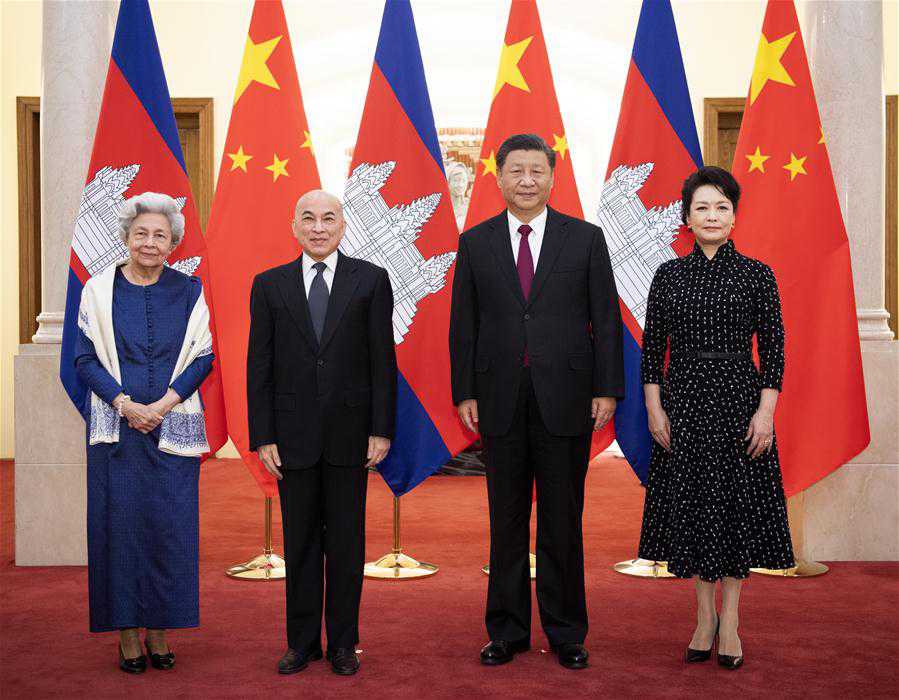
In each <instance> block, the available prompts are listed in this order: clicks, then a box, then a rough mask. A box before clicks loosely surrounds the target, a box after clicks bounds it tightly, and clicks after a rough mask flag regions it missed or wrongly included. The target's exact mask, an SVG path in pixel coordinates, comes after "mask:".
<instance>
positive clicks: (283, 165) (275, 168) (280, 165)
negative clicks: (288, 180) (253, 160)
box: [265, 153, 290, 182]
mask: <svg viewBox="0 0 899 700" xmlns="http://www.w3.org/2000/svg"><path fill="white" fill-rule="evenodd" d="M288 160H290V158H285V159H284V160H279V159H278V154H277V153H275V154H274V160H273V161H272V164H271V165H266V166H265V169H266V170H271V171H272V182H277V181H278V178H279V177H280V176H281V175H284V176H285V177H290V173H288V172H287V161H288Z"/></svg>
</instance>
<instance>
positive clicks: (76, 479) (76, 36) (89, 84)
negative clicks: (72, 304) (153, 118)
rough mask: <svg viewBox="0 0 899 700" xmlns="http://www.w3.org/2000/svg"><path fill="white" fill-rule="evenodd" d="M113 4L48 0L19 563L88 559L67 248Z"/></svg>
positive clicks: (23, 389)
mask: <svg viewBox="0 0 899 700" xmlns="http://www.w3.org/2000/svg"><path fill="white" fill-rule="evenodd" d="M116 11H117V3H115V2H110V1H109V0H101V1H95V2H66V1H63V0H47V1H45V2H44V4H43V27H42V49H41V61H42V88H41V313H40V315H39V316H38V318H37V320H38V323H39V328H38V331H37V333H36V334H35V336H34V338H33V342H32V343H31V344H28V345H21V346H19V354H18V356H17V357H16V358H15V363H14V374H15V455H16V485H15V494H16V496H15V498H16V563H17V564H18V565H20V566H28V565H48V564H84V563H85V562H86V561H87V546H86V537H85V522H86V518H85V473H84V467H85V450H84V421H83V420H82V419H81V417H80V416H79V415H78V413H77V411H76V410H75V409H74V407H73V406H72V404H71V402H70V401H69V399H68V396H67V395H66V394H65V392H64V391H63V388H62V385H61V384H60V382H59V352H60V343H61V341H62V322H63V310H64V308H65V296H66V284H67V280H68V268H69V262H68V261H69V250H70V246H71V241H72V232H73V228H74V222H75V217H76V215H77V213H78V205H79V202H80V199H81V190H82V187H83V185H84V178H85V175H86V174H87V168H88V163H89V161H90V154H91V145H92V143H93V139H94V130H95V129H96V126H97V116H98V114H99V110H100V101H101V98H102V95H103V85H104V83H105V80H106V70H107V67H108V65H109V54H110V49H111V46H112V36H113V31H114V28H115V18H116Z"/></svg>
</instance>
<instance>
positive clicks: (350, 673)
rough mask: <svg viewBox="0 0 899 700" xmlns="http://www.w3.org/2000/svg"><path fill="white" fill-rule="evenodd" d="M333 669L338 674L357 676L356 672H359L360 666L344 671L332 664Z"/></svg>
mask: <svg viewBox="0 0 899 700" xmlns="http://www.w3.org/2000/svg"><path fill="white" fill-rule="evenodd" d="M331 670H332V671H334V673H336V674H337V675H338V676H355V675H356V672H357V671H358V670H359V669H358V668H354V669H353V670H352V671H344V670H338V669H336V668H334V667H333V666H332V667H331Z"/></svg>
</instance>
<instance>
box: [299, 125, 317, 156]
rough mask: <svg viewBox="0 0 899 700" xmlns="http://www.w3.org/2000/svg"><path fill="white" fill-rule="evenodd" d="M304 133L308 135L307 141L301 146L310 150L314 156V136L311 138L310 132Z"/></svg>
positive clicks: (304, 131)
mask: <svg viewBox="0 0 899 700" xmlns="http://www.w3.org/2000/svg"><path fill="white" fill-rule="evenodd" d="M303 133H304V134H305V135H306V140H305V141H303V143H302V145H301V146H300V148H308V149H309V152H310V153H312V154H314V153H315V149H314V148H313V147H312V136H310V135H309V132H308V131H306V130H303Z"/></svg>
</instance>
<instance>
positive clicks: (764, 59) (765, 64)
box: [749, 32, 796, 105]
mask: <svg viewBox="0 0 899 700" xmlns="http://www.w3.org/2000/svg"><path fill="white" fill-rule="evenodd" d="M795 36H796V32H790V33H789V34H787V35H786V36H782V37H781V38H780V39H775V40H774V41H772V42H770V43H769V42H768V39H766V38H765V35H764V34H762V36H761V38H760V39H759V48H758V51H757V52H756V54H755V67H754V68H753V69H752V83H751V85H750V89H749V104H750V105H752V104H753V103H754V102H755V100H756V98H757V97H758V96H759V94H760V93H761V91H762V90H763V89H764V87H765V85H767V84H768V81H769V80H773V81H774V82H775V83H781V84H782V85H789V86H790V87H796V83H794V82H793V79H792V78H791V77H790V74H789V73H787V69H786V68H784V66H783V63H781V62H780V59H781V58H783V55H784V53H785V52H786V50H787V47H789V45H790V42H792V41H793V38H794V37H795Z"/></svg>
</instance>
